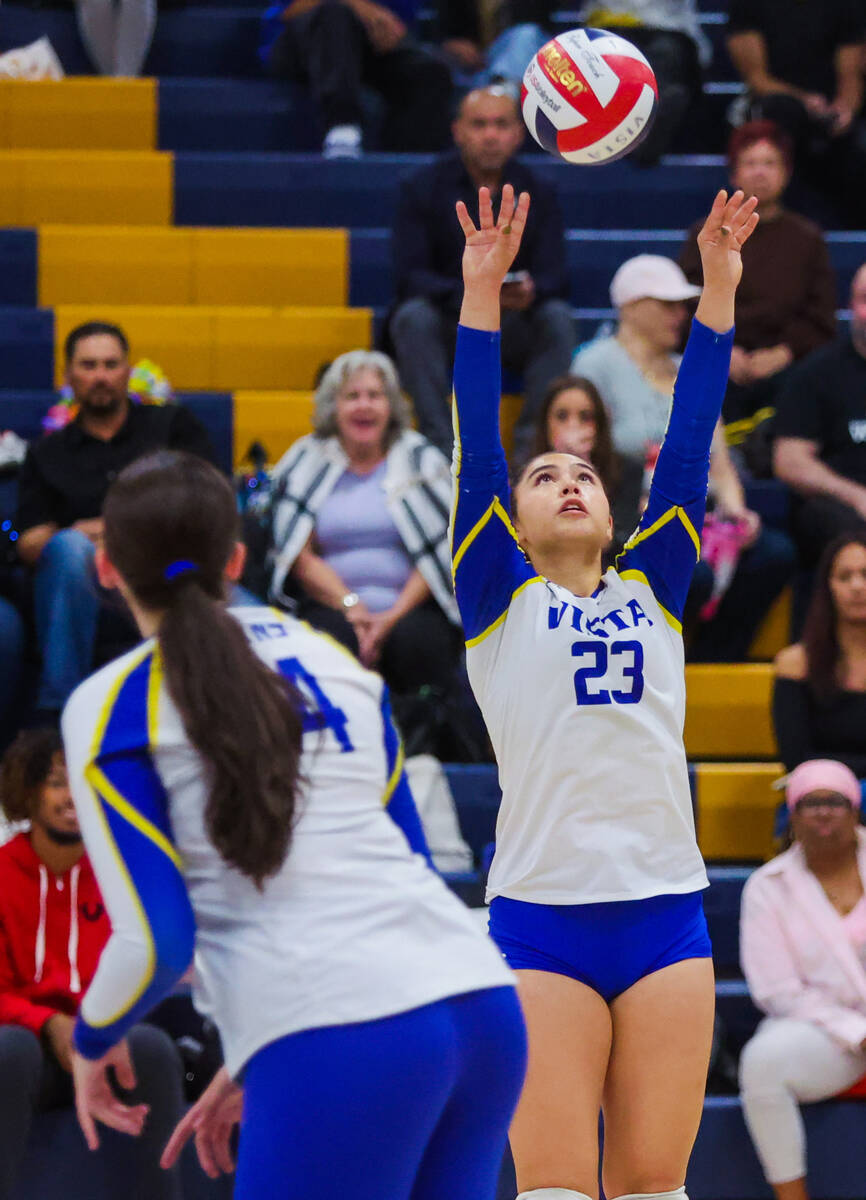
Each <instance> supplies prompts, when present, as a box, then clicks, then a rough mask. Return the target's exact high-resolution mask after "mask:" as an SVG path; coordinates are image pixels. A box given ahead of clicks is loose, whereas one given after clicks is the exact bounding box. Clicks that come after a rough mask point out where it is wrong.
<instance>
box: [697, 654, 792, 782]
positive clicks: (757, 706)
mask: <svg viewBox="0 0 866 1200" xmlns="http://www.w3.org/2000/svg"><path fill="white" fill-rule="evenodd" d="M772 686H773V668H772V665H771V664H770V663H733V664H724V663H706V664H704V663H690V664H688V665H687V666H686V723H685V742H686V752H687V754H688V756H689V758H694V759H698V758H774V757H775V755H776V754H777V750H776V741H775V737H774V736H773V728H772V722H771V717H770V698H771V693H772Z"/></svg>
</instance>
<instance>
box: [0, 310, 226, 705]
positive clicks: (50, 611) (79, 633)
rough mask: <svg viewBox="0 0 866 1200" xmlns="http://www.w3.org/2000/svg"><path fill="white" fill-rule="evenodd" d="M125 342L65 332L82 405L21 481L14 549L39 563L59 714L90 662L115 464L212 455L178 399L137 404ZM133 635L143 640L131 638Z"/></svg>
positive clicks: (96, 330) (47, 671)
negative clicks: (170, 453) (99, 547)
mask: <svg viewBox="0 0 866 1200" xmlns="http://www.w3.org/2000/svg"><path fill="white" fill-rule="evenodd" d="M128 355H129V344H128V342H127V339H126V335H125V334H124V333H123V331H122V330H121V329H118V328H117V326H115V325H108V324H105V323H104V322H101V321H91V322H88V323H87V324H85V325H79V326H78V327H77V328H76V329H73V330H72V332H71V333H70V334H69V336H68V337H67V339H66V345H65V357H66V380H67V383H68V384H69V386H70V387H71V388H72V391H73V393H74V397H75V401H76V403H77V405H78V413H77V415H76V417H75V419H74V420H72V421H71V422H70V423H69V424H68V425H66V426H65V427H64V428H62V429H59V430H57V431H56V432H55V433H50V434H48V435H47V436H46V437H43V438H42V439H40V440H39V441H38V442H35V443H34V444H33V445H32V446H31V447H30V449H29V451H28V454H27V458H26V459H25V461H24V465H23V467H22V468H21V476H20V481H19V499H18V514H17V518H16V526H17V529H18V530H19V538H18V543H17V545H18V553H19V556H20V558H21V560H22V562H24V563H26V564H27V565H28V566H30V567H33V568H34V571H33V589H34V606H35V621H36V638H37V642H38V646H39V650H40V652H41V656H42V670H41V677H40V683H39V691H38V695H37V707H38V708H39V709H40V710H41V711H42V713H43V714H44V715H45V719H46V720H50V719H51V716H50V714H53V715H54V718H56V716H57V714H58V713H59V712H60V710H61V709H62V708H63V705H64V703H65V702H66V699H67V697H68V696H69V694H70V692H71V691H72V690H73V688H74V687H76V685H77V684H78V683H80V682H81V680H82V679H84V677H85V676H86V675H87V674H88V672H89V671H90V670H91V666H92V661H93V650H94V644H95V640H96V630H97V620H98V617H99V611H100V596H99V592H98V590H97V586H96V579H95V575H94V571H93V555H94V547H95V545H96V543H97V542H98V541H99V538H100V537H101V535H102V518H101V516H100V512H101V510H102V501H103V499H104V498H105V493H106V491H107V490H108V487H109V484H110V483H111V481H112V479H114V477H115V476H116V475H117V473H118V471H120V470H122V468H123V467H125V466H127V465H128V464H129V463H131V462H132V461H133V459H136V458H138V457H139V456H140V455H142V454H146V453H147V452H148V451H150V450H156V449H160V448H162V447H166V448H168V449H174V450H189V451H190V452H192V453H193V454H200V455H202V456H203V457H204V458H207V459H210V460H213V450H212V448H211V445H210V440H209V438H208V435H207V432H206V431H205V429H204V427H203V426H202V425H201V424H200V422H199V421H198V419H197V418H196V417H194V416H193V415H192V413H190V412H188V411H187V410H186V409H185V408H182V407H180V406H178V405H176V404H166V405H162V406H159V405H145V404H133V403H132V402H131V400H130V398H129V395H128V392H127V386H128V382H129V370H130V368H129V357H128ZM134 640H137V639H134Z"/></svg>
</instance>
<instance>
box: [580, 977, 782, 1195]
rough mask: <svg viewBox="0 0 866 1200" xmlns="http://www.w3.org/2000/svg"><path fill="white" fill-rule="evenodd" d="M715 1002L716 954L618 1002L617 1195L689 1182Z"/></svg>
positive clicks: (613, 1073) (610, 1180)
mask: <svg viewBox="0 0 866 1200" xmlns="http://www.w3.org/2000/svg"><path fill="white" fill-rule="evenodd" d="M714 1005H715V983H714V977H713V964H712V960H711V959H709V958H692V959H686V960H685V961H683V962H678V963H674V964H672V965H671V966H669V967H664V968H663V969H662V970H660V971H656V972H654V973H653V974H652V975H647V976H645V977H644V978H643V979H641V980H639V981H638V982H637V983H636V984H634V986H633V987H630V988H629V989H628V991H626V992H623V994H622V995H621V996H618V997H617V998H616V1000H614V1001H613V1003H612V1004H611V1014H612V1017H613V1047H612V1050H611V1058H610V1066H609V1068H608V1073H607V1081H606V1085H605V1092H604V1131H605V1132H604V1165H603V1172H602V1177H603V1180H604V1190H605V1194H606V1195H607V1196H609V1197H611V1200H615V1198H616V1197H620V1196H623V1197H624V1196H629V1195H634V1194H635V1193H636V1194H638V1195H642V1194H648V1195H653V1194H664V1193H668V1192H675V1191H676V1189H678V1188H681V1187H682V1185H683V1183H684V1181H685V1177H686V1168H687V1166H688V1161H689V1156H690V1154H691V1152H692V1146H693V1145H694V1141H695V1137H696V1136H697V1132H698V1125H699V1124H700V1120H701V1113H702V1111H703V1101H704V1092H705V1090H706V1081H707V1069H708V1067H709V1059H710V1046H711V1043H712V1035H713V1012H714ZM792 1200H793V1198H792Z"/></svg>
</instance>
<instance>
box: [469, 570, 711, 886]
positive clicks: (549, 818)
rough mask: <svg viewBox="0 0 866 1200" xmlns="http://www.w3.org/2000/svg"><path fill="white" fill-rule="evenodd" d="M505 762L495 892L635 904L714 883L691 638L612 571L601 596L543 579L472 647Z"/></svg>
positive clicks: (642, 590) (476, 685) (476, 677)
mask: <svg viewBox="0 0 866 1200" xmlns="http://www.w3.org/2000/svg"><path fill="white" fill-rule="evenodd" d="M467 662H468V668H469V678H470V682H471V684H472V688H473V690H474V692H475V695H476V697H477V698H478V703H479V705H480V707H481V710H482V712H483V714H484V720H485V722H486V724H487V728H488V731H489V733H490V740H491V742H492V744H493V748H494V750H495V751H496V759H497V762H498V763H499V777H500V780H501V783H502V805H501V807H500V810H499V818H498V821H497V826H496V854H495V856H494V859H493V864H492V866H491V869H490V877H489V880H488V898H489V899H490V898H492V897H493V896H500V895H501V896H510V897H512V898H513V899H516V900H531V901H535V902H537V903H545V904H581V903H588V902H596V901H607V900H636V899H641V898H643V897H645V896H655V895H659V894H662V893H673V892H692V891H696V890H697V889H699V888H702V887H706V885H707V877H706V873H705V870H704V864H703V860H702V858H701V855H700V853H699V851H698V848H697V844H696V842H695V829H694V819H693V816H692V804H691V796H690V792H689V780H688V770H687V766H686V756H685V751H684V750H683V742H682V728H683V719H684V713H685V682H684V678H683V646H682V637H681V636H680V634H679V633H678V632H677V631H676V630H675V629H672V628H671V626H670V625H669V624H668V622H667V620H666V619H665V615H664V612H663V610H662V609H661V607H660V606H659V604H658V602H657V601H656V600H655V597H654V596H653V594H652V591H651V590H650V588H649V587H648V586H647V585H646V584H645V583H641V582H639V581H637V580H633V579H624V578H622V577H621V576H620V575H618V574H617V572H616V571H614V570H613V569H611V570H609V571H608V572H607V574H606V575H605V576H604V580H603V582H602V585H601V587H600V588H599V589H598V590H597V592H596V595H595V596H591V597H587V596H581V597H578V596H574V595H572V594H571V593H570V592H569V591H567V590H566V589H565V588H562V587H558V586H557V585H556V584H552V583H550V582H548V581H546V580H543V579H536V580H535V581H534V582H533V583H531V584H530V585H529V586H527V587H525V588H524V589H523V591H522V592H520V594H519V595H518V596H516V597H515V599H514V600H513V601H512V604H511V607H510V609H509V612H508V616H507V619H506V620H505V621H504V622H503V623H502V624H501V625H500V626H499V627H498V628H497V629H495V630H494V631H493V632H492V633H491V634H490V635H489V636H488V637H486V638H484V639H483V640H482V641H480V642H479V643H477V644H476V645H474V646H470V647H469V649H468V652H467Z"/></svg>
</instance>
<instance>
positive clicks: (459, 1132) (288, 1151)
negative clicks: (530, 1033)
mask: <svg viewBox="0 0 866 1200" xmlns="http://www.w3.org/2000/svg"><path fill="white" fill-rule="evenodd" d="M525 1069H526V1033H525V1029H524V1025H523V1017H522V1014H521V1011H520V1005H519V1002H518V1000H517V993H516V992H515V990H514V988H511V987H498V988H490V989H487V990H485V991H479V992H470V993H467V994H466V995H463V996H452V997H449V998H448V999H446V1000H440V1001H438V1002H437V1003H435V1004H428V1005H425V1006H424V1007H423V1008H416V1009H412V1010H411V1011H410V1012H406V1013H400V1014H398V1015H397V1016H393V1017H384V1018H382V1019H381V1020H378V1021H365V1022H363V1023H359V1024H355V1025H332V1026H328V1027H327V1028H323V1029H310V1030H305V1031H303V1032H301V1033H295V1034H290V1035H289V1036H287V1037H284V1038H280V1040H279V1041H276V1042H271V1043H270V1044H269V1045H267V1046H265V1047H263V1049H261V1050H260V1051H259V1052H258V1053H257V1054H255V1055H254V1056H253V1058H251V1059H250V1061H249V1063H248V1064H247V1069H246V1072H245V1075H244V1115H243V1121H242V1124H241V1140H240V1149H239V1154H238V1168H237V1180H236V1184H235V1193H234V1195H235V1200H264V1198H265V1197H267V1200H446V1198H447V1200H494V1197H495V1194H496V1184H497V1179H498V1176H499V1169H500V1166H501V1162H502V1155H503V1152H504V1149H505V1140H506V1136H507V1133H508V1125H509V1123H510V1121H511V1117H512V1114H513V1112H514V1109H515V1107H516V1106H517V1100H518V1097H519V1095H520V1089H521V1087H522V1085H523V1076H524V1072H525Z"/></svg>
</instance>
